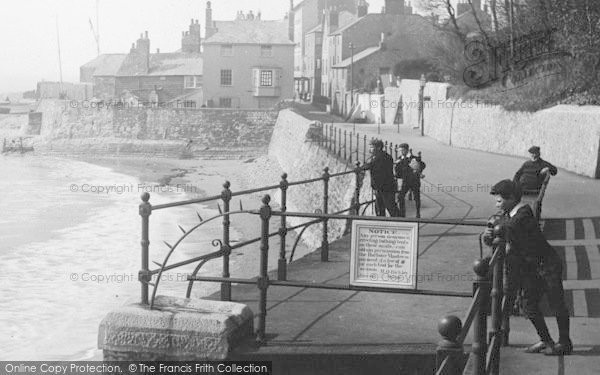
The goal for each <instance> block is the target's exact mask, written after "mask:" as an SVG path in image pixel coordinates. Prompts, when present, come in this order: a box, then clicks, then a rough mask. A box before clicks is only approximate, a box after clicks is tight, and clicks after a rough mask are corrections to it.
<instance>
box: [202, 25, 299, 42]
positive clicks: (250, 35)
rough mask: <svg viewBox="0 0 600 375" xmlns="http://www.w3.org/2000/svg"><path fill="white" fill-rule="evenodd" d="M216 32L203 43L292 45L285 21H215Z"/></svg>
mask: <svg viewBox="0 0 600 375" xmlns="http://www.w3.org/2000/svg"><path fill="white" fill-rule="evenodd" d="M215 23H216V28H217V32H216V33H215V34H214V35H212V36H211V37H210V38H208V39H206V40H205V41H204V44H223V43H231V44H286V45H294V43H293V42H292V41H290V39H289V38H288V24H287V22H286V21H263V20H252V21H250V20H236V21H216V22H215Z"/></svg>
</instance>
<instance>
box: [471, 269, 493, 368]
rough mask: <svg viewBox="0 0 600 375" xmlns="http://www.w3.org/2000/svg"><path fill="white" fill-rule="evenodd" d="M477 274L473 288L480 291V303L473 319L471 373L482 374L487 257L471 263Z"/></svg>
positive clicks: (483, 366)
mask: <svg viewBox="0 0 600 375" xmlns="http://www.w3.org/2000/svg"><path fill="white" fill-rule="evenodd" d="M473 269H474V270H475V273H476V274H477V279H476V280H477V281H476V282H475V284H474V286H475V288H474V289H475V290H477V289H479V291H480V293H481V303H480V304H479V306H478V307H477V315H476V316H475V319H474V321H473V346H472V347H471V351H472V353H471V354H472V356H473V374H474V375H484V374H485V371H486V363H485V360H486V359H485V357H486V354H487V342H486V339H487V337H486V336H487V311H486V310H487V305H488V303H489V294H490V282H489V278H488V270H489V258H484V259H478V260H476V261H475V264H474V265H473Z"/></svg>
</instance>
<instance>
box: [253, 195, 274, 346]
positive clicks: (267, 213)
mask: <svg viewBox="0 0 600 375" xmlns="http://www.w3.org/2000/svg"><path fill="white" fill-rule="evenodd" d="M269 202H271V197H270V196H269V195H265V196H264V197H263V199H262V203H263V205H262V207H261V208H260V220H261V239H260V270H259V276H258V279H257V280H256V284H257V286H258V289H259V291H260V301H259V304H258V329H257V332H256V341H258V342H259V343H264V341H265V330H266V326H267V288H268V287H269V275H268V273H267V272H268V265H269V220H270V219H271V206H269Z"/></svg>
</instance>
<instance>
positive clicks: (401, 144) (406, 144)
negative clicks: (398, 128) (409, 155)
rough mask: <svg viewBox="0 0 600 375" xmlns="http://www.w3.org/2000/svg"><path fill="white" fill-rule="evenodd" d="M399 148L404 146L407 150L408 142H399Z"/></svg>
mask: <svg viewBox="0 0 600 375" xmlns="http://www.w3.org/2000/svg"><path fill="white" fill-rule="evenodd" d="M400 148H405V149H407V150H408V148H409V147H408V143H400Z"/></svg>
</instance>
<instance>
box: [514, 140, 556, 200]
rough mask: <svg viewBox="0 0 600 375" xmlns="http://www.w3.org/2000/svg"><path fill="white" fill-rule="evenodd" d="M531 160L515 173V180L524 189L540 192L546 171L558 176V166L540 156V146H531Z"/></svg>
mask: <svg viewBox="0 0 600 375" xmlns="http://www.w3.org/2000/svg"><path fill="white" fill-rule="evenodd" d="M528 151H529V157H530V160H527V161H526V162H525V163H523V165H522V166H521V168H519V170H518V171H517V173H515V177H514V178H513V181H514V182H516V183H517V184H519V185H520V187H521V189H522V191H531V192H538V191H539V190H540V188H541V187H542V183H543V182H544V178H545V177H546V173H550V175H551V176H556V173H558V170H557V169H556V167H555V166H554V165H552V164H550V163H548V162H547V161H545V160H544V159H542V158H541V157H540V148H539V147H538V146H531V147H530V148H529V150H528Z"/></svg>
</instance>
